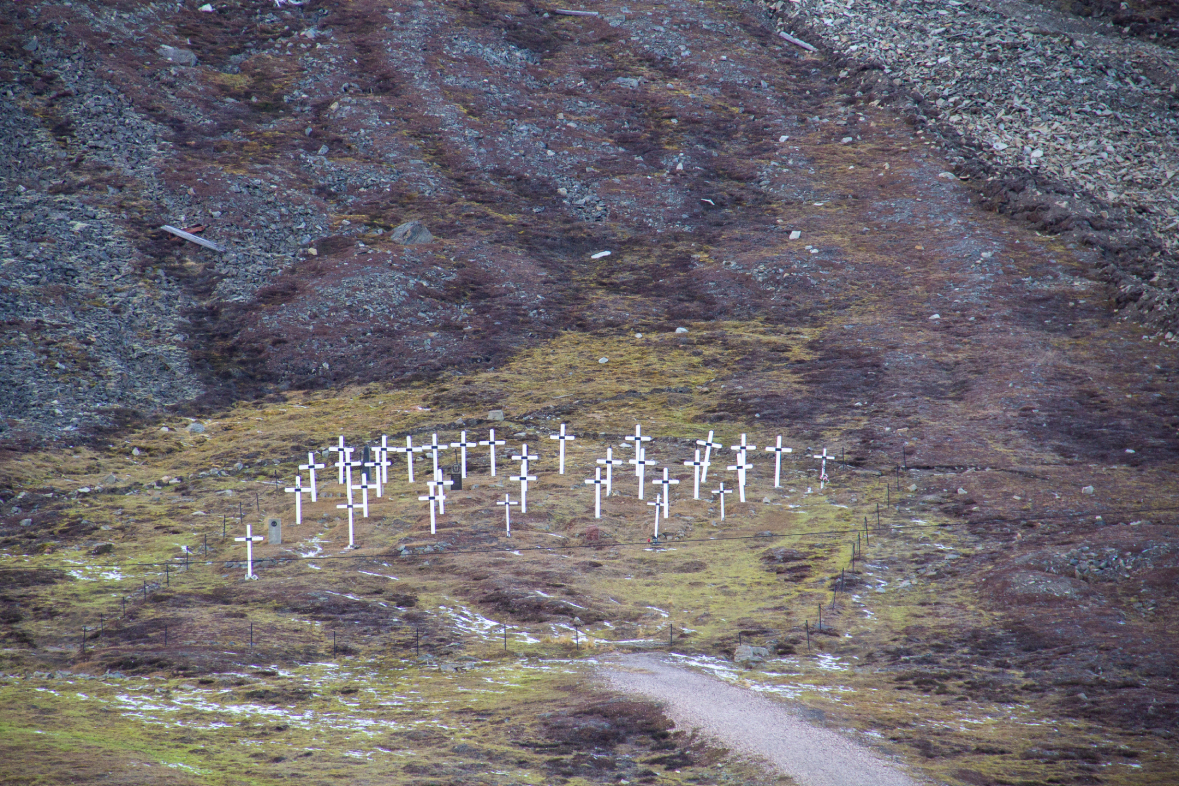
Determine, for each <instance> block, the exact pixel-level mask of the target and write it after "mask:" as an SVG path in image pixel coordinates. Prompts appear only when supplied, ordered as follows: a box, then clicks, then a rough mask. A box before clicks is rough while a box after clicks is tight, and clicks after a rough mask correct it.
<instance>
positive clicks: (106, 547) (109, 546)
mask: <svg viewBox="0 0 1179 786" xmlns="http://www.w3.org/2000/svg"><path fill="white" fill-rule="evenodd" d="M114 550H115V544H113V543H99V544H98V545H97V546H95V547H94V548H92V549H90V553H91V554H93V555H94V556H96V557H98V556H102V555H103V554H110V553H112V552H114Z"/></svg>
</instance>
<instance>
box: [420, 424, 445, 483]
mask: <svg viewBox="0 0 1179 786" xmlns="http://www.w3.org/2000/svg"><path fill="white" fill-rule="evenodd" d="M431 439H432V441H431V442H430V444H429V445H423V446H422V452H423V453H431V454H432V455H433V457H434V474H435V475H437V474H438V451H440V450H442V447H443V446H442V445H439V444H438V435H437V434H434V435H433V437H432V438H431Z"/></svg>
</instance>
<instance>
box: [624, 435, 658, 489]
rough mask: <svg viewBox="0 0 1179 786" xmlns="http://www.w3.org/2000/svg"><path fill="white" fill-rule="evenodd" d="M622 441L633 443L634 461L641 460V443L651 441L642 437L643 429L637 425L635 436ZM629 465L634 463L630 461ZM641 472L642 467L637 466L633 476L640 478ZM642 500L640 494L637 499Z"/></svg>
mask: <svg viewBox="0 0 1179 786" xmlns="http://www.w3.org/2000/svg"><path fill="white" fill-rule="evenodd" d="M623 439H625V440H626V441H627V442H630V443H633V445H634V449H635V459H636V460H638V459H641V458H642V457H643V456H642V452H643V443H644V442H650V441H651V438H650V437H644V436H643V427H642V426H641V425H639V424H638V423H636V424H635V435H634V436H633V437H632V436H626V437H623ZM630 463H631V464H634V463H635V462H634V461H632V462H630ZM642 471H643V468H642V465H638V466H636V467H635V475H637V476H639V477H642ZM642 498H643V495H642V494H640V495H639V499H642Z"/></svg>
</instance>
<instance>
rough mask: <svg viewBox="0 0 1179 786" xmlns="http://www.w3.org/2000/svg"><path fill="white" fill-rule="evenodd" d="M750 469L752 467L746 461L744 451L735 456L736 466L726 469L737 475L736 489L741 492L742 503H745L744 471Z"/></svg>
mask: <svg viewBox="0 0 1179 786" xmlns="http://www.w3.org/2000/svg"><path fill="white" fill-rule="evenodd" d="M752 467H753V465H752V464H750V463H749V462H748V461H746V457H745V451H741V452H739V453H738V454H737V463H736V464H734V465H733V466H731V467H726V469H727V470H729V472H736V473H737V488H739V489H740V490H741V501H742V502H744V501H745V470H747V469H751V468H752Z"/></svg>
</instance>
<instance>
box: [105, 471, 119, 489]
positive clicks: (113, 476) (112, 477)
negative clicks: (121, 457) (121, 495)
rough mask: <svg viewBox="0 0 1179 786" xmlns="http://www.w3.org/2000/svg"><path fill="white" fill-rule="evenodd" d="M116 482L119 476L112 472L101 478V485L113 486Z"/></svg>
mask: <svg viewBox="0 0 1179 786" xmlns="http://www.w3.org/2000/svg"><path fill="white" fill-rule="evenodd" d="M118 482H119V476H118V475H116V474H115V473H113V472H112V473H111V474H109V475H107V476H106V477H105V478H103V479H102V485H104V486H113V485H115V484H116V483H118Z"/></svg>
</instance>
